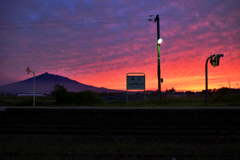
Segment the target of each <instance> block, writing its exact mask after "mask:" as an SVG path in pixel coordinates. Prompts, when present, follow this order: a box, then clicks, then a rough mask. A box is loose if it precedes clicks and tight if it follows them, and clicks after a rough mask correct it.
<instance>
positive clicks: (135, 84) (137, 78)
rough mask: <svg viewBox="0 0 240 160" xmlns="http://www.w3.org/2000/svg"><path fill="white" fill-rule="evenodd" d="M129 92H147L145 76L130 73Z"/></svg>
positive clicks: (128, 77) (128, 79)
mask: <svg viewBox="0 0 240 160" xmlns="http://www.w3.org/2000/svg"><path fill="white" fill-rule="evenodd" d="M127 90H145V74H144V73H128V74H127Z"/></svg>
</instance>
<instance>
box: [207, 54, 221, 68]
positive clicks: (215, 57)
mask: <svg viewBox="0 0 240 160" xmlns="http://www.w3.org/2000/svg"><path fill="white" fill-rule="evenodd" d="M221 57H223V54H216V55H212V57H211V58H210V63H211V65H212V66H213V67H216V66H219V61H220V58H221Z"/></svg>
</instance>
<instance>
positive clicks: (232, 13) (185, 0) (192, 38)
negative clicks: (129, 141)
mask: <svg viewBox="0 0 240 160" xmlns="http://www.w3.org/2000/svg"><path fill="white" fill-rule="evenodd" d="M0 3H1V2H0ZM1 6H3V7H4V9H3V8H2V9H1V8H0V11H1V12H2V13H1V15H2V16H1V17H0V35H1V39H0V75H1V77H0V85H2V84H6V83H11V82H15V81H19V80H23V79H26V78H29V76H28V75H27V74H26V73H25V71H24V70H25V68H26V67H27V66H30V67H31V69H32V70H33V71H35V72H36V74H40V73H44V72H49V73H54V74H58V75H63V76H66V77H69V78H70V79H73V80H77V81H79V82H81V83H85V84H88V85H93V86H96V87H105V88H109V89H121V90H125V89H126V74H127V73H129V72H143V73H145V74H146V89H147V90H156V89H157V52H156V24H155V23H153V22H149V21H147V19H148V15H150V14H159V16H160V31H161V36H160V37H161V38H163V40H164V41H163V43H162V44H161V75H162V78H163V79H164V82H163V84H162V90H163V91H165V90H166V89H171V88H175V89H176V90H177V91H186V90H191V91H201V90H204V89H205V68H204V67H205V66H204V65H205V61H206V58H207V57H208V56H209V55H211V54H214V53H223V54H224V55H225V56H224V58H222V59H221V60H220V66H218V67H212V66H211V65H210V64H209V89H213V88H221V87H229V86H230V87H232V88H239V87H240V65H239V63H240V38H239V37H240V27H239V26H240V21H239V20H240V12H239V9H240V3H239V1H238V0H231V1H218V0H217V1H208V0H182V1H181V2H179V1H177V0H174V1H164V0H163V1H160V2H159V1H157V0H150V1H148V2H146V1H144V0H132V1H114V2H112V1H104V2H100V1H94V0H93V1H92V0H86V1H81V2H80V1H74V0H60V1H59V2H58V3H57V2H56V1H41V2H39V1H37V0H23V1H21V3H20V2H19V1H18V0H13V1H11V2H8V1H6V2H4V4H2V5H1ZM16 8H17V9H16ZM90 11H91V12H90Z"/></svg>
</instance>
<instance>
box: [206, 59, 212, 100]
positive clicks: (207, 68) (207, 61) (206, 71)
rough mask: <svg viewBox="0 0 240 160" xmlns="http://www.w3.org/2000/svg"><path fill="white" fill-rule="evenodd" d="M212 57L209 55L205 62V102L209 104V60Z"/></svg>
mask: <svg viewBox="0 0 240 160" xmlns="http://www.w3.org/2000/svg"><path fill="white" fill-rule="evenodd" d="M210 58H211V57H208V58H207V60H206V63H205V104H208V61H209V59H210Z"/></svg>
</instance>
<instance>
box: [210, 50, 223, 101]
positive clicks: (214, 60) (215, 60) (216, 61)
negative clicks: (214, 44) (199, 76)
mask: <svg viewBox="0 0 240 160" xmlns="http://www.w3.org/2000/svg"><path fill="white" fill-rule="evenodd" d="M223 56H224V54H213V55H211V56H209V57H208V58H207V60H206V62H205V104H208V62H209V60H210V63H211V65H212V66H213V67H216V66H219V61H220V58H221V57H223Z"/></svg>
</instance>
